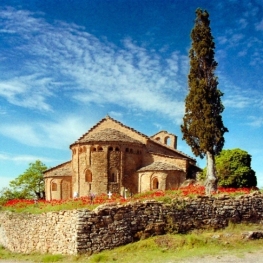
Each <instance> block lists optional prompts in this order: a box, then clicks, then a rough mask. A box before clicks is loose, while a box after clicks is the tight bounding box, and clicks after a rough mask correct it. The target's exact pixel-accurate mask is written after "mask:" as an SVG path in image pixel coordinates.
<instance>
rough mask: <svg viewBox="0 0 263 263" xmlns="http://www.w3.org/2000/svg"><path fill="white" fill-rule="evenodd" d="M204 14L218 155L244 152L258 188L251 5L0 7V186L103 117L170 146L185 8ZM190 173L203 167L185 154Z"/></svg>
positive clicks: (178, 103) (132, 0) (179, 108)
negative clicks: (220, 133)
mask: <svg viewBox="0 0 263 263" xmlns="http://www.w3.org/2000/svg"><path fill="white" fill-rule="evenodd" d="M198 7H200V8H202V9H206V10H207V11H208V12H209V14H210V20H211V28H212V34H213V36H214V40H215V44H216V50H215V52H216V57H215V59H216V61H217V62H218V68H217V71H216V75H217V76H218V78H219V86H218V88H219V89H220V90H221V91H222V92H223V93H224V97H223V98H222V101H223V104H224V106H225V111H224V113H223V121H224V124H225V126H226V127H227V128H228V129H229V133H227V134H226V135H225V140H226V142H225V147H224V149H233V148H241V149H243V150H246V151H247V152H248V153H249V154H251V155H252V168H253V169H254V170H255V171H256V175H257V178H258V186H260V187H263V166H262V163H263V140H262V131H263V92H262V91H263V88H262V83H263V71H262V66H263V55H262V54H263V2H262V0H253V1H252V0H246V1H242V0H224V1H210V0H200V1H199V0H184V1H183V0H174V1H172V0H165V1H164V0H82V1H81V0H74V1H73V0H56V1H53V0H45V1H42V0H1V2H0V39H1V42H0V43H1V44H0V54H1V56H0V72H1V74H0V120H1V121H0V145H1V147H0V188H2V187H4V186H7V185H8V182H9V181H10V180H11V179H13V178H15V177H17V176H18V175H20V174H22V173H23V172H24V171H25V169H26V168H27V167H28V164H29V163H30V162H34V161H35V160H37V159H40V160H41V161H42V162H43V163H45V164H46V165H47V166H48V167H51V166H55V165H57V164H60V163H61V162H65V161H68V160H70V158H71V152H70V150H69V145H70V144H71V143H73V142H74V141H76V140H77V139H78V138H79V137H80V136H81V135H82V134H83V133H85V132H86V131H87V130H88V129H89V128H90V127H92V126H93V125H94V124H96V123H97V122H98V121H100V120H101V119H102V118H103V117H105V116H106V115H107V114H108V115H110V116H111V117H113V118H115V119H117V120H118V121H121V122H123V123H124V124H125V125H127V126H131V127H133V128H135V129H136V130H138V131H140V132H142V133H144V134H146V135H149V136H150V135H153V134H155V133H157V132H158V131H160V130H167V131H168V132H171V133H174V134H176V135H177V136H178V149H179V150H181V151H183V152H185V153H187V154H189V155H191V156H193V157H194V155H193V154H192V153H191V149H190V147H189V146H188V145H187V144H186V143H185V142H184V141H182V134H181V131H180V124H181V123H182V117H183V114H184V99H185V96H186V95H187V91H188V86H187V74H188V71H189V59H188V51H189V48H190V45H191V39H190V31H191V29H192V28H193V26H194V19H195V10H196V9H197V8H198ZM196 159H197V162H198V164H199V166H200V167H202V168H203V167H204V166H205V160H201V159H199V158H196Z"/></svg>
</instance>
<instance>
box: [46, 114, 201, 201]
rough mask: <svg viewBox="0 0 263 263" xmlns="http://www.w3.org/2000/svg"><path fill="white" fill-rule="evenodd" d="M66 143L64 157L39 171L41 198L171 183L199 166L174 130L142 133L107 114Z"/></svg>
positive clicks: (135, 190)
mask: <svg viewBox="0 0 263 263" xmlns="http://www.w3.org/2000/svg"><path fill="white" fill-rule="evenodd" d="M168 143H169V145H168ZM69 148H70V150H71V153H72V158H71V160H70V161H68V162H65V163H62V164H60V165H58V166H56V167H53V168H51V169H48V170H46V171H45V172H44V179H45V191H46V199H47V200H54V199H56V200H61V199H68V198H72V197H73V196H74V195H76V196H79V197H81V196H87V195H89V194H90V193H94V194H102V193H109V192H111V193H118V194H124V193H125V192H129V193H131V194H135V193H141V192H144V191H150V190H155V189H156V190H157V189H159V190H168V189H176V188H178V187H179V186H180V185H181V184H182V183H183V182H184V181H185V180H186V179H191V178H195V175H196V173H197V172H198V171H199V170H200V169H199V168H198V167H197V166H196V161H195V159H193V158H191V157H189V156H188V155H186V154H184V153H182V152H180V151H178V150H177V137H176V136H175V135H173V134H170V133H168V132H166V131H161V132H158V133H157V134H155V135H153V136H151V137H148V136H146V135H144V134H142V133H140V132H139V131H136V130H135V129H133V128H131V127H128V126H126V125H124V124H122V123H121V122H118V121H116V120H114V119H113V118H111V117H109V116H107V117H105V118H103V119H102V120H101V121H100V122H98V123H97V124H96V125H95V126H93V127H92V128H91V129H90V130H89V131H88V132H87V133H85V134H84V135H82V136H81V137H80V138H79V139H78V140H77V141H76V142H74V143H73V144H71V145H70V147H69Z"/></svg>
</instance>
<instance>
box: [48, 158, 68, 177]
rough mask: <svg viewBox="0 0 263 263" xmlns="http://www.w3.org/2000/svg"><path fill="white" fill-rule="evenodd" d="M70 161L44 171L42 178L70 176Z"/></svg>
mask: <svg viewBox="0 0 263 263" xmlns="http://www.w3.org/2000/svg"><path fill="white" fill-rule="evenodd" d="M72 174H73V171H72V167H71V161H69V162H66V163H62V164H60V165H57V166H55V167H52V168H50V169H48V170H46V171H44V177H56V176H72Z"/></svg>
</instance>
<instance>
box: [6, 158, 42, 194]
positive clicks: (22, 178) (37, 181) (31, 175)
mask: <svg viewBox="0 0 263 263" xmlns="http://www.w3.org/2000/svg"><path fill="white" fill-rule="evenodd" d="M46 169H47V166H46V165H45V164H43V163H42V162H41V161H39V160H36V161H35V162H34V163H30V164H29V167H28V168H27V169H26V171H25V172H24V173H23V174H21V175H19V176H18V177H17V178H16V179H14V180H12V181H11V182H10V184H9V187H10V188H5V189H3V190H2V192H1V194H2V197H3V196H4V197H5V199H13V198H35V197H37V198H44V197H45V186H44V176H43V172H44V171H45V170H46Z"/></svg>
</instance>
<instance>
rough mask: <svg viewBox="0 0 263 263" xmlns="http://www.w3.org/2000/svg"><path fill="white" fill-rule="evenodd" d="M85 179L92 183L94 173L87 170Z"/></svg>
mask: <svg viewBox="0 0 263 263" xmlns="http://www.w3.org/2000/svg"><path fill="white" fill-rule="evenodd" d="M85 181H86V182H87V183H91V182H92V173H91V171H90V170H87V171H86V173H85Z"/></svg>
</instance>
